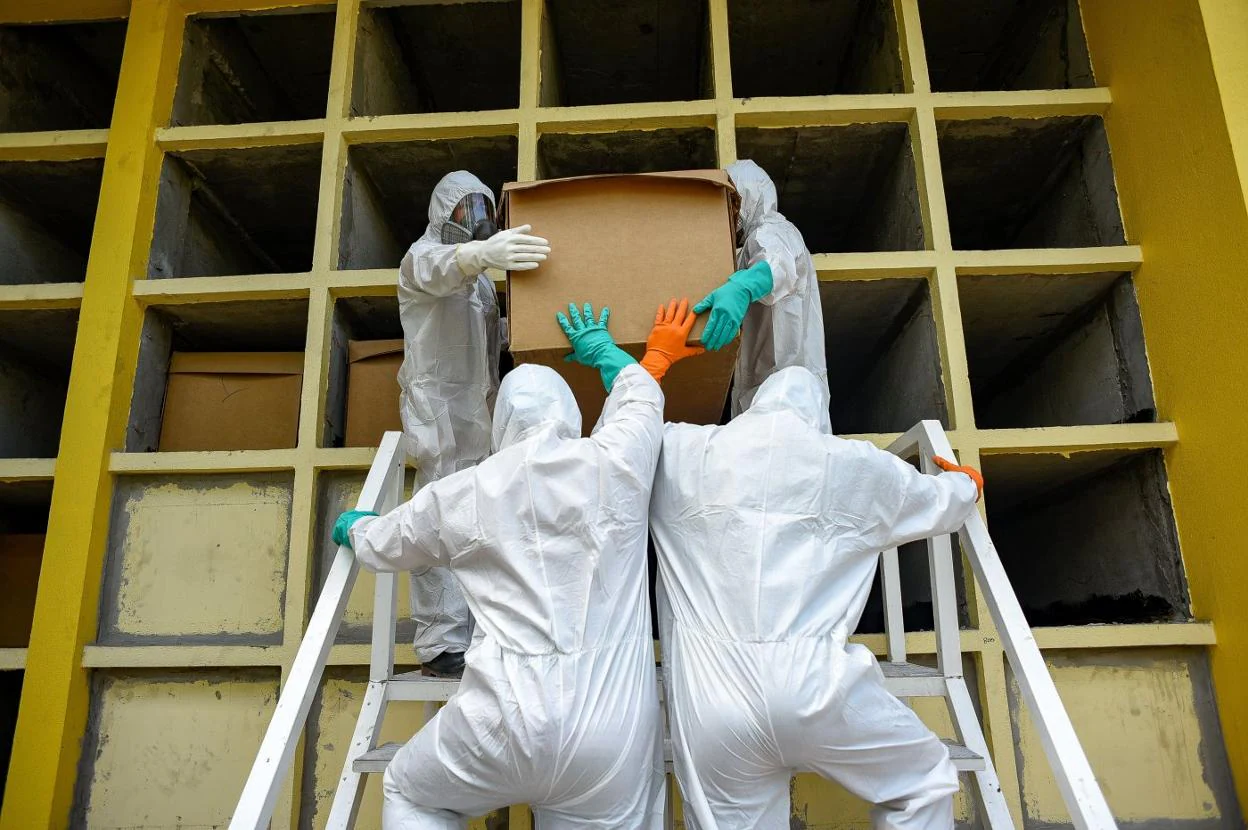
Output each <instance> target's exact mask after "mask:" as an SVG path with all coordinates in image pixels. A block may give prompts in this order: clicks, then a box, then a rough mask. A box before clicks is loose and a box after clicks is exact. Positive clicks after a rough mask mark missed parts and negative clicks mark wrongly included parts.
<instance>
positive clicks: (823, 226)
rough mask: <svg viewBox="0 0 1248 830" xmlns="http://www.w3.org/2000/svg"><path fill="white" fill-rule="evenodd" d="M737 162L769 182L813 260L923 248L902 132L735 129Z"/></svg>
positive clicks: (891, 128) (873, 127)
mask: <svg viewBox="0 0 1248 830" xmlns="http://www.w3.org/2000/svg"><path fill="white" fill-rule="evenodd" d="M737 156H738V157H740V158H743V159H753V160H754V161H756V162H757V163H758V164H759V166H761V167H762V168H763V169H764V170H766V171H767V173H768V175H770V176H771V178H772V181H774V182H775V183H776V191H777V193H778V194H779V197H780V212H781V213H783V214H784V215H785V216H786V217H788V219H789V221H791V222H792V223H793V224H795V225H797V228H798V230H800V231H801V232H802V236H803V238H804V239H805V240H806V247H808V248H809V249H810V250H811V251H812V252H814V253H836V252H842V251H897V250H904V251H914V250H920V249H921V248H923V219H922V214H921V213H920V210H919V194H918V188H917V183H916V179H915V168H914V156H913V152H912V149H911V146H910V140H909V130H908V129H907V127H906V125H905V124H850V125H847V126H840V127H787V128H781V129H768V128H752V127H749V128H741V129H739V130H737Z"/></svg>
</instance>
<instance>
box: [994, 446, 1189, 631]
mask: <svg viewBox="0 0 1248 830" xmlns="http://www.w3.org/2000/svg"><path fill="white" fill-rule="evenodd" d="M983 467H984V476H985V478H986V479H988V480H989V481H991V482H992V494H991V495H990V496H989V497H988V499H987V500H986V501H987V506H988V527H989V530H990V531H991V532H992V537H993V540H994V541H995V542H996V544H997V548H998V550H999V551H1000V553H1001V559H1002V561H1003V562H1004V563H1005V567H1006V571H1007V572H1008V573H1009V575H1010V581H1011V583H1012V584H1013V585H1014V587H1015V590H1016V591H1017V592H1018V596H1019V601H1020V602H1021V603H1022V605H1023V610H1024V611H1026V613H1027V619H1028V621H1029V622H1031V624H1033V625H1081V624H1088V623H1125V622H1152V621H1169V620H1183V619H1188V618H1189V617H1190V615H1191V612H1190V608H1189V600H1188V593H1187V580H1186V577H1185V576H1184V573H1183V565H1182V561H1181V559H1180V556H1179V543H1178V536H1177V534H1176V531H1175V525H1174V512H1173V509H1172V507H1171V505H1170V494H1169V490H1168V488H1167V483H1166V475H1165V465H1164V463H1163V461H1162V457H1161V453H1160V452H1159V451H1156V450H1148V451H1143V452H1129V453H1128V452H1083V453H1075V454H1073V455H1071V456H1069V457H1067V458H1064V457H1062V456H1060V455H1047V454H1036V455H1005V456H998V455H990V456H985V457H984V460H983Z"/></svg>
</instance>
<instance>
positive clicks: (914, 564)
mask: <svg viewBox="0 0 1248 830" xmlns="http://www.w3.org/2000/svg"><path fill="white" fill-rule="evenodd" d="M953 554H954V555H953V572H954V574H953V575H954V591H955V592H956V594H957V600H958V625H959V626H960V627H962V628H967V627H969V626H970V612H969V610H968V609H967V604H966V591H965V590H964V589H963V580H962V557H961V555H960V554H959V552H958V548H957V545H956V544H955V545H954V548H953ZM897 564H898V566H899V571H900V573H901V616H902V619H903V621H904V623H905V627H906V631H932V630H933V629H934V627H935V624H934V622H933V620H934V619H935V617H934V612H933V611H932V577H931V571H930V570H929V569H928V565H927V542H925V541H920V542H911V543H910V544H908V545H902V546H901V547H900V548H898V549H897ZM883 580H884V572H883V569H882V568H881V569H880V570H879V571H878V572H877V573H876V578H875V580H874V581H873V582H872V583H871V593H870V595H869V596H868V597H867V604H866V606H865V607H864V608H863V611H862V617H861V618H860V619H859V621H858V628H857V629H856V630H855V633H857V634H883V633H884V632H885V626H884V593H883V584H884V582H883Z"/></svg>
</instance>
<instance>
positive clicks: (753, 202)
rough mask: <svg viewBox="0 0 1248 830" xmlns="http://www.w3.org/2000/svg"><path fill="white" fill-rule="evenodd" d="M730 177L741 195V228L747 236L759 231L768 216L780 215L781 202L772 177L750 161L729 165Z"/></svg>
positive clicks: (743, 160)
mask: <svg viewBox="0 0 1248 830" xmlns="http://www.w3.org/2000/svg"><path fill="white" fill-rule="evenodd" d="M728 177H729V178H730V179H732V183H733V184H734V185H735V186H736V188H737V192H738V193H739V194H741V228H742V230H744V232H745V233H746V234H751V233H753V232H754V231H756V230H758V228H759V226H760V225H762V224H763V220H764V219H765V218H767V217H768V216H773V215H774V216H779V215H780V200H779V198H778V197H777V196H776V185H775V184H774V183H773V182H772V180H771V177H770V176H768V175H767V173H766V172H765V171H764V170H763V168H761V167H759V166H758V165H757V164H755V163H754V162H753V161H751V160H750V159H742V160H741V161H738V162H734V163H733V164H730V165H728Z"/></svg>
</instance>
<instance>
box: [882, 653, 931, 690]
mask: <svg viewBox="0 0 1248 830" xmlns="http://www.w3.org/2000/svg"><path fill="white" fill-rule="evenodd" d="M880 669H881V670H882V671H883V672H884V688H886V689H888V690H889V691H890V692H892V693H893V694H895V695H896V696H897V697H944V696H945V678H944V675H942V674H941V673H940V669H937V668H933V667H931V666H920V665H918V664H916V663H890V662H889V661H887V660H885V661H883V662H881V663H880Z"/></svg>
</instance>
